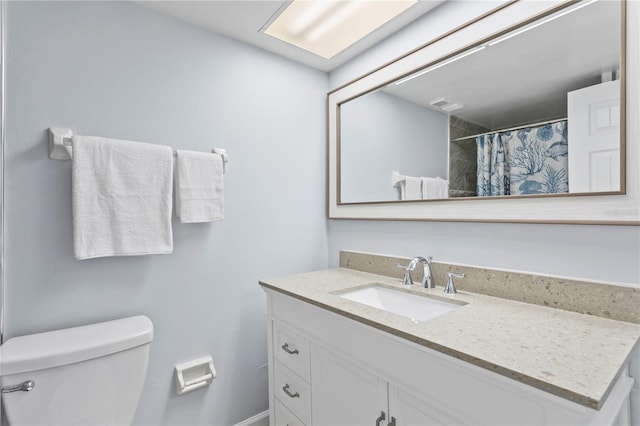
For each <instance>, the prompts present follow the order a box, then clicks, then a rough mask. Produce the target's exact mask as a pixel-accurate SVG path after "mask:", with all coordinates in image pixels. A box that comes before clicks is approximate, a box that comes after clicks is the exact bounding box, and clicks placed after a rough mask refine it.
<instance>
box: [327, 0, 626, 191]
mask: <svg viewBox="0 0 640 426" xmlns="http://www.w3.org/2000/svg"><path fill="white" fill-rule="evenodd" d="M620 22H621V4H620V2H618V1H589V2H580V3H577V4H572V5H571V6H570V7H567V8H564V9H561V10H560V11H557V12H555V13H553V14H549V15H547V16H545V17H543V18H541V19H539V20H537V21H535V22H532V23H529V24H527V25H525V26H522V27H520V28H517V29H515V30H513V31H511V32H508V33H506V34H501V35H499V36H497V37H495V38H494V39H492V40H490V41H488V42H485V43H483V44H481V45H478V46H474V47H473V48H470V49H467V50H466V51H463V52H461V53H458V54H456V55H454V56H452V57H449V58H447V59H445V60H443V61H441V62H439V63H436V64H434V65H430V66H428V67H427V68H424V69H421V70H418V71H417V72H415V73H414V74H412V75H409V76H408V77H404V78H402V79H399V80H397V81H395V82H392V83H390V84H388V85H387V86H385V87H383V88H380V89H378V90H376V91H373V92H369V93H366V94H363V95H361V96H359V97H357V98H355V99H352V100H349V101H347V102H345V103H343V104H341V105H340V109H339V118H340V119H339V123H340V127H339V156H340V158H339V164H340V168H339V172H340V179H339V182H340V184H339V190H340V194H339V200H340V203H361V202H380V201H398V200H423V199H427V200H428V199H443V198H451V197H484V196H508V195H535V196H544V195H549V194H568V193H590V192H616V191H620V190H621V171H620V158H621V138H620V117H621V104H620V93H621V87H620V84H621V83H620V74H621V69H620V57H621V48H620V46H621V27H620Z"/></svg>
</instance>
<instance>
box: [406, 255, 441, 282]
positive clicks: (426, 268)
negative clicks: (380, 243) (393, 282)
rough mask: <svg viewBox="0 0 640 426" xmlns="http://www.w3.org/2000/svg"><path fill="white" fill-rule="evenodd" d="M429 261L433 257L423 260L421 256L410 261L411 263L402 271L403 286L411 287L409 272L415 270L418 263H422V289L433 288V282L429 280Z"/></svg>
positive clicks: (411, 280)
mask: <svg viewBox="0 0 640 426" xmlns="http://www.w3.org/2000/svg"><path fill="white" fill-rule="evenodd" d="M431 260H433V257H431V256H429V257H428V258H426V259H425V258H424V257H422V256H416V257H414V258H413V259H411V262H409V264H408V265H407V267H406V269H405V270H404V278H403V279H402V284H404V285H413V279H412V278H411V271H413V270H414V269H416V266H417V265H418V263H420V262H422V263H423V266H424V270H423V274H422V287H424V288H433V287H434V285H433V281H432V279H431Z"/></svg>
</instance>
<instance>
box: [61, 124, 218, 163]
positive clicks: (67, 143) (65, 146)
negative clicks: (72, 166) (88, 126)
mask: <svg viewBox="0 0 640 426" xmlns="http://www.w3.org/2000/svg"><path fill="white" fill-rule="evenodd" d="M72 137H73V130H71V129H67V128H65V127H49V158H51V159H52V160H71V159H72V158H73V142H72V139H71V138H72ZM211 153H213V154H219V155H220V156H221V157H222V171H223V172H224V173H226V172H227V163H228V162H229V154H227V150H226V149H222V148H213V149H212V150H211ZM173 155H174V156H175V155H176V151H175V150H174V151H173Z"/></svg>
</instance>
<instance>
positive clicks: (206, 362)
mask: <svg viewBox="0 0 640 426" xmlns="http://www.w3.org/2000/svg"><path fill="white" fill-rule="evenodd" d="M175 375H176V393H177V394H178V395H182V394H185V393H187V392H191V391H194V390H196V389H200V388H203V387H205V386H209V385H210V384H211V382H213V379H215V378H216V370H215V368H213V359H211V357H210V356H205V357H202V358H198V359H194V360H193V361H189V362H185V363H182V364H178V365H176V368H175Z"/></svg>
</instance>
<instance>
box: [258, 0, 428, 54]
mask: <svg viewBox="0 0 640 426" xmlns="http://www.w3.org/2000/svg"><path fill="white" fill-rule="evenodd" d="M416 3H417V0H373V1H371V0H293V1H292V2H291V3H290V4H289V5H288V6H287V8H286V9H284V11H283V12H282V13H281V14H280V15H279V16H278V17H277V18H276V19H275V20H274V21H273V22H272V23H271V25H269V27H268V28H267V29H266V30H265V33H266V34H269V35H270V36H272V37H276V38H278V39H280V40H283V41H285V42H287V43H289V44H293V45H294V46H298V47H300V48H302V49H305V50H307V51H309V52H312V53H315V54H316V55H319V56H322V57H324V58H327V59H329V58H332V57H333V56H335V55H336V54H338V53H340V52H342V51H343V50H344V49H346V48H347V47H349V46H351V45H352V44H354V43H355V42H357V41H358V40H360V39H361V38H363V37H364V36H366V35H367V34H369V33H371V32H373V31H374V30H376V29H377V28H379V27H381V26H382V25H384V24H385V23H386V22H388V21H390V20H391V19H393V18H394V17H396V16H398V15H399V14H400V13H402V12H404V11H405V10H407V9H408V8H409V7H411V6H413V5H414V4H416Z"/></svg>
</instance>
